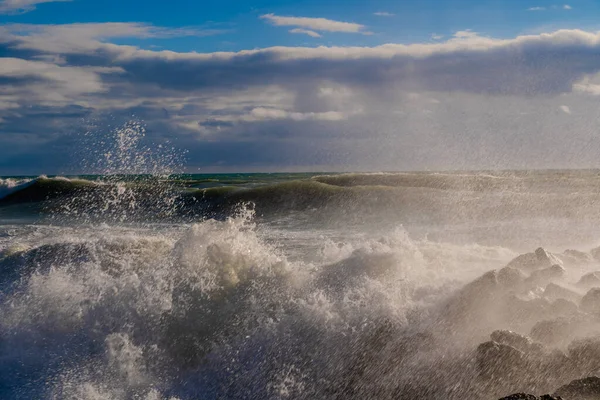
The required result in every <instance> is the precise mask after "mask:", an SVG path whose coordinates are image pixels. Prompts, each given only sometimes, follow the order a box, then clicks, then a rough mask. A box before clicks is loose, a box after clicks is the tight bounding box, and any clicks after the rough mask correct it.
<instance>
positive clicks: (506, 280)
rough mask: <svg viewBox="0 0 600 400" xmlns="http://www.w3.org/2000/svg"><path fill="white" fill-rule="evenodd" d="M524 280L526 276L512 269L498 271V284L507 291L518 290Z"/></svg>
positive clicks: (506, 268)
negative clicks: (507, 289)
mask: <svg viewBox="0 0 600 400" xmlns="http://www.w3.org/2000/svg"><path fill="white" fill-rule="evenodd" d="M525 279H527V275H525V274H524V273H523V272H521V271H520V270H518V269H517V268H514V267H504V268H502V269H501V270H500V271H498V283H500V284H501V285H502V286H504V287H506V288H509V289H511V288H512V289H517V290H518V288H520V287H521V285H522V284H523V282H525Z"/></svg>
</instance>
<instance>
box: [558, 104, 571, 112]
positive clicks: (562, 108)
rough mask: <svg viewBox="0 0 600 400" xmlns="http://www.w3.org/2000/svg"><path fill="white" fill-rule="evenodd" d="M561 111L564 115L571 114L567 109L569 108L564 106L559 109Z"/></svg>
mask: <svg viewBox="0 0 600 400" xmlns="http://www.w3.org/2000/svg"><path fill="white" fill-rule="evenodd" d="M559 108H560V109H561V111H562V112H564V113H565V114H571V109H570V108H569V106H565V105H562V106H560V107H559Z"/></svg>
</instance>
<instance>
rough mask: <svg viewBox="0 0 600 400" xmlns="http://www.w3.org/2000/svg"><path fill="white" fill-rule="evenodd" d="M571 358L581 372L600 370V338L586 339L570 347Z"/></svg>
mask: <svg viewBox="0 0 600 400" xmlns="http://www.w3.org/2000/svg"><path fill="white" fill-rule="evenodd" d="M568 350H569V358H571V360H572V361H573V365H574V366H575V367H577V368H578V369H579V370H580V371H583V372H584V373H587V372H589V371H593V370H596V369H598V368H600V338H586V339H579V340H575V341H573V342H572V343H571V344H570V345H569V348H568Z"/></svg>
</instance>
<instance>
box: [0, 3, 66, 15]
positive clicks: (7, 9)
mask: <svg viewBox="0 0 600 400" xmlns="http://www.w3.org/2000/svg"><path fill="white" fill-rule="evenodd" d="M64 1H71V0H2V1H0V14H21V13H25V12H28V11H32V10H35V8H36V6H37V5H38V4H42V3H55V2H64Z"/></svg>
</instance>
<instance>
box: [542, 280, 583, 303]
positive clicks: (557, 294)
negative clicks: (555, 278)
mask: <svg viewBox="0 0 600 400" xmlns="http://www.w3.org/2000/svg"><path fill="white" fill-rule="evenodd" d="M544 297H545V298H546V299H548V300H550V301H556V300H559V299H565V300H569V301H572V302H574V303H575V304H579V302H580V301H581V297H582V296H581V295H580V294H579V293H577V292H575V291H573V290H570V289H567V288H565V287H563V286H560V285H557V284H556V283H549V284H548V285H547V286H546V289H545V290H544Z"/></svg>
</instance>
